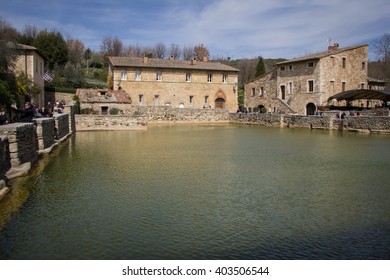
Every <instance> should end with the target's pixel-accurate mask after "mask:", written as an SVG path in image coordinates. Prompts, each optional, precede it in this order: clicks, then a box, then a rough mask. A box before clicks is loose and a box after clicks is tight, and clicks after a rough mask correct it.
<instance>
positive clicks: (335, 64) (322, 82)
mask: <svg viewBox="0 0 390 280" xmlns="http://www.w3.org/2000/svg"><path fill="white" fill-rule="evenodd" d="M367 66H368V45H360V46H354V47H348V48H339V46H338V44H335V45H334V46H331V47H329V49H328V51H325V52H321V53H316V54H312V55H308V56H304V57H300V58H297V59H292V60H287V61H283V62H279V63H277V64H276V65H275V68H274V69H273V70H272V71H271V72H269V73H266V74H265V75H263V76H261V77H259V78H256V79H255V80H252V81H250V82H248V83H247V84H246V85H245V101H244V104H245V107H246V108H247V109H248V110H249V111H256V110H260V109H262V110H263V111H264V110H266V111H267V112H272V113H297V114H307V115H311V114H314V113H315V111H316V110H317V109H318V107H320V106H326V105H327V104H328V99H329V97H330V96H333V95H335V94H337V93H339V92H343V91H346V90H351V89H366V88H367V85H368V77H367Z"/></svg>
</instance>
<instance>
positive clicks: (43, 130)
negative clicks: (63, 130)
mask: <svg viewBox="0 0 390 280" xmlns="http://www.w3.org/2000/svg"><path fill="white" fill-rule="evenodd" d="M34 123H35V125H36V133H37V141H38V153H39V154H40V153H49V152H50V151H51V150H52V148H53V145H54V143H55V141H54V133H55V131H54V129H55V122H54V119H53V118H39V119H34Z"/></svg>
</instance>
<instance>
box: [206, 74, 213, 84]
mask: <svg viewBox="0 0 390 280" xmlns="http://www.w3.org/2000/svg"><path fill="white" fill-rule="evenodd" d="M212 81H213V74H207V82H208V83H211V82H212Z"/></svg>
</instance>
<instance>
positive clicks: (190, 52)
mask: <svg viewBox="0 0 390 280" xmlns="http://www.w3.org/2000/svg"><path fill="white" fill-rule="evenodd" d="M193 57H194V47H193V46H187V47H183V59H184V60H190V59H192V58H193Z"/></svg>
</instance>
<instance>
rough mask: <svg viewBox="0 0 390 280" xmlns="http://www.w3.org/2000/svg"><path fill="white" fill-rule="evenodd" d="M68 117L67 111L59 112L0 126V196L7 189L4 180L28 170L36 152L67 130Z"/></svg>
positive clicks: (65, 134) (51, 144) (54, 142)
mask: <svg viewBox="0 0 390 280" xmlns="http://www.w3.org/2000/svg"><path fill="white" fill-rule="evenodd" d="M69 119H70V114H68V113H63V114H55V115H54V117H53V118H37V119H33V122H31V123H11V124H7V125H2V126H0V149H1V150H0V199H1V198H2V197H3V196H4V195H5V193H6V192H7V191H8V187H7V185H6V182H7V181H8V180H10V179H13V178H15V177H18V176H23V175H26V174H28V173H29V172H30V170H31V168H32V166H33V165H34V163H36V161H37V160H38V158H39V155H40V154H43V153H48V152H50V151H51V150H52V148H53V147H55V146H56V145H58V143H59V142H61V141H63V140H65V139H66V138H67V137H68V136H69V135H70V134H71V132H70V126H71V123H72V122H71V121H69ZM71 119H73V116H71ZM73 122H74V121H73Z"/></svg>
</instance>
